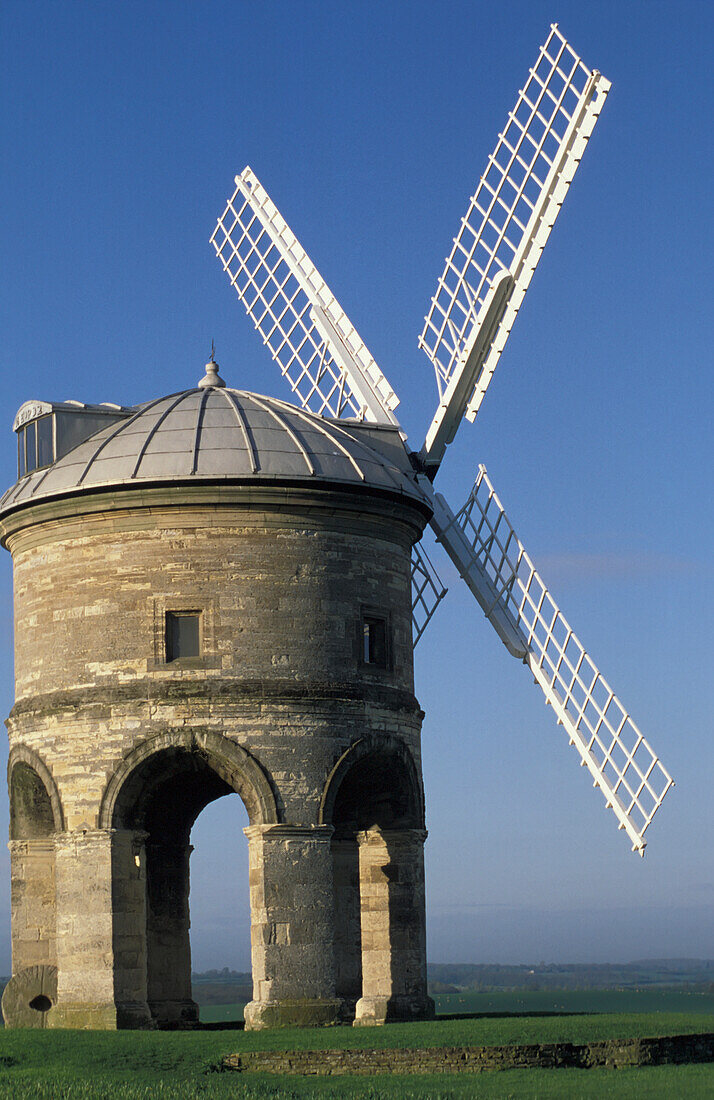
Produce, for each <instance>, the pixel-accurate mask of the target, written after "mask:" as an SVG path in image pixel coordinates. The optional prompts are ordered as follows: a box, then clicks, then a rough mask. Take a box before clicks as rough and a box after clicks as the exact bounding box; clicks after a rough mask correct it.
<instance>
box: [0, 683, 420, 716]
mask: <svg viewBox="0 0 714 1100" xmlns="http://www.w3.org/2000/svg"><path fill="white" fill-rule="evenodd" d="M137 701H139V702H143V703H146V704H147V705H150V706H151V705H161V704H168V705H172V704H173V705H175V704H176V703H190V702H201V701H205V702H206V703H207V704H208V705H211V704H215V703H253V704H256V705H260V704H262V703H275V704H281V703H284V704H288V705H290V706H299V705H300V703H305V704H311V703H325V704H335V705H340V706H348V707H350V709H352V710H354V709H357V708H360V707H364V706H376V707H382V708H385V709H387V710H390V711H397V710H398V711H402V712H407V713H408V714H411V715H413V716H414V717H415V718H417V719H419V720H421V719H422V718H423V717H424V712H423V711H422V710H421V709H420V707H419V703H418V701H417V699H416V698H415V696H414V695H412V693H411V692H409V691H404V690H403V689H402V688H396V687H392V686H391V685H388V684H332V683H320V682H317V683H315V682H311V683H296V682H295V681H294V680H273V681H271V680H238V679H226V678H225V677H222V678H221V679H210V678H207V679H203V680H200V681H199V680H154V679H148V678H147V679H140V680H135V681H134V682H132V683H128V684H100V685H96V686H89V687H81V688H70V689H67V690H63V691H50V692H45V693H38V694H36V695H32V696H29V697H27V698H24V699H19V700H18V701H17V702H16V703H15V705H14V706H13V708H12V710H11V711H10V716H9V718H8V722H12V721H14V720H16V719H20V718H23V717H24V716H25V715H33V716H36V717H41V716H43V715H56V714H57V712H58V711H67V710H71V711H75V712H81V711H91V710H94V709H96V708H99V707H101V708H107V707H111V706H116V705H121V704H123V703H132V704H135V703H136V702H137Z"/></svg>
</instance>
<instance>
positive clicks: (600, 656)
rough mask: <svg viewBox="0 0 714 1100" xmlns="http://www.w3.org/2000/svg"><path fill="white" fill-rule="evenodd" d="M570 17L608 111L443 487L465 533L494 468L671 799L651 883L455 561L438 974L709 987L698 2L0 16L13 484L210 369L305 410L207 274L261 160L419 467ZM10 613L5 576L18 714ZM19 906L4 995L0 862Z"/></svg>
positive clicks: (446, 614)
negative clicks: (45, 424)
mask: <svg viewBox="0 0 714 1100" xmlns="http://www.w3.org/2000/svg"><path fill="white" fill-rule="evenodd" d="M553 20H557V21H558V22H559V23H560V26H561V29H562V30H563V32H564V33H565V35H566V36H567V37H568V39H569V40H570V41H571V43H572V44H573V46H574V48H575V49H576V50H577V51H578V52H579V53H581V54H582V56H583V59H584V60H585V62H586V63H587V64H588V65H590V66H592V67H596V68H598V69H600V70H601V71H602V72H603V73H604V74H605V75H606V76H607V77H608V78H609V79H610V80H612V83H613V87H612V91H611V93H610V96H609V98H608V101H607V103H606V105H605V108H604V111H603V114H602V117H601V119H600V122H599V123H598V126H597V127H596V131H595V134H594V136H593V139H592V141H591V142H590V145H589V147H588V149H587V151H586V154H585V157H584V159H583V164H582V166H581V168H580V170H579V172H578V174H577V176H576V179H575V182H574V184H573V186H572V188H571V190H570V193H569V195H568V198H567V201H566V203H565V206H564V208H563V212H562V214H561V216H560V218H559V220H558V224H557V225H556V227H555V229H554V232H553V234H552V237H551V239H550V241H549V243H548V246H547V248H546V251H545V253H544V257H543V260H542V262H541V264H540V267H539V269H538V271H537V273H536V275H535V277H534V280H533V283H532V285H531V287H530V289H529V291H528V295H527V297H526V301H525V304H524V306H523V308H522V310H521V313H520V315H519V318H518V320H517V322H516V325H515V328H514V330H513V333H512V335H511V337H510V340H509V343H508V345H507V348H506V351H505V352H504V355H503V357H502V359H501V363H500V366H499V369H498V371H497V373H496V376H495V379H494V382H493V384H492V386H491V388H490V390H489V393H488V395H487V397H486V399H485V401H484V404H483V406H482V409H481V412H480V413H479V416H478V419H477V422H476V424H475V425H473V426H471V425H468V424H464V426H463V427H462V429H461V431H460V432H459V435H458V437H457V440H456V442H455V443H454V445H453V447H452V448H451V449H450V452H449V454H448V455H447V459H446V460H445V463H444V466H443V469H442V472H441V473H440V475H439V483H438V486H439V488H440V490H441V491H442V492H444V493H445V494H446V495H447V497H448V499H449V500H450V502H451V504H452V506H453V507H454V508H456V507H458V506H460V504H461V503H462V502H463V500H464V499H465V497H466V495H467V493H468V491H469V489H470V487H471V484H472V481H473V478H474V476H475V472H476V467H477V464H478V463H479V462H484V463H485V464H486V465H487V467H488V470H489V474H490V476H491V478H492V480H493V482H494V484H495V486H496V489H497V491H498V492H499V495H500V496H501V498H502V500H503V502H504V504H505V506H506V508H507V510H508V512H509V514H510V516H511V518H512V520H513V522H514V524H515V526H516V529H517V531H518V533H519V535H520V537H521V538H522V540H523V542H524V543H525V545H526V547H527V549H528V551H529V553H530V554H531V556H532V557H533V558H534V560H535V562H536V564H537V565H538V566H539V568H540V571H541V572H542V574H543V575H544V577H545V580H546V582H548V583H549V585H550V586H551V588H552V589H553V592H554V595H555V597H556V599H557V600H558V602H559V603H560V604H561V606H562V608H563V610H564V612H565V614H566V616H567V618H568V619H569V620H570V622H571V623H572V625H573V626H574V628H575V630H576V631H577V633H578V634H579V635H580V637H581V638H582V640H583V641H584V643H585V645H586V647H587V648H588V650H589V651H590V652H591V654H592V656H593V658H594V659H595V661H596V663H597V664H598V665H599V666H600V667H601V669H602V671H603V673H604V675H605V677H606V678H607V679H608V680H609V681H610V682H611V683H612V684H613V686H614V688H615V690H616V691H617V692H618V694H619V695H620V697H621V698H622V700H623V702H624V703H625V705H626V706H627V707H628V708H629V709H630V710H631V712H632V714H633V717H634V719H635V721H636V722H637V723H638V725H640V727H641V728H642V729H643V731H644V732H645V735H646V736H647V737H648V738H649V740H650V741H651V743H652V745H653V747H654V748H655V750H656V751H657V752H658V753H659V755H660V756H661V758H662V760H663V762H664V764H665V766H666V767H668V768H669V770H670V771H671V772H672V774H673V775H674V777H675V779H676V782H677V787H676V788H675V790H674V791H673V792H671V793H670V794H669V795H668V797H667V799H666V800H665V803H664V806H663V808H662V809H661V810H660V812H659V814H658V816H657V818H656V819H655V822H654V824H653V825H652V827H651V829H650V832H649V833H648V839H649V846H648V849H647V855H646V857H645V859H644V860H640V859H638V858H637V857H636V856H634V855H632V854H631V852H630V850H629V845H628V843H627V841H626V838H625V836H624V834H623V833H618V831H617V828H616V822H615V819H614V817H613V816H612V814H610V813H609V812H606V810H605V809H604V804H603V801H602V799H601V797H600V795H599V793H598V792H595V791H593V790H592V787H591V784H590V782H589V780H588V778H587V775H586V773H585V771H584V770H581V769H580V768H578V766H577V765H578V760H577V757H576V755H575V751H574V750H573V749H570V748H568V745H567V740H566V739H565V737H564V734H563V732H562V730H561V729H559V728H558V727H557V726H556V725H555V722H554V721H553V718H552V715H551V713H550V711H549V710H547V709H546V708H545V707H544V706H543V703H542V698H541V696H540V693H539V691H538V689H537V688H535V687H534V686H533V684H532V682H531V680H530V679H529V676H528V674H527V673H526V672H525V670H524V669H523V668H522V667H521V666H519V664H518V663H517V662H516V661H514V660H513V659H512V658H510V657H509V656H508V654H507V653H506V651H505V649H504V648H503V647H502V646H501V644H500V642H499V641H498V639H497V638H496V636H495V634H494V633H493V631H492V629H491V627H490V626H489V624H488V623H487V622H486V621H485V620H484V618H483V616H482V615H481V613H480V611H479V609H478V608H477V606H476V604H475V602H474V601H473V600H472V598H471V597H470V596H469V595H468V593H467V592H466V590H465V589H460V587H459V584H458V583H457V580H456V578H455V576H453V571H452V570H451V569H450V567H449V566H448V564H447V563H446V561H445V560H444V559H443V558H442V557H439V558H438V565H439V567H440V569H441V571H442V573H443V576H444V579H445V580H446V581H447V583H449V585H450V592H449V596H448V597H447V600H446V601H445V603H444V605H442V608H441V609H440V611H439V613H438V615H437V617H436V618H435V620H434V621H433V622H432V624H431V625H430V627H429V629H428V632H427V634H426V635H425V637H424V638H423V639H422V641H421V643H420V645H419V647H418V649H417V654H416V666H417V669H416V671H417V695H418V697H419V699H420V702H421V704H422V706H423V708H424V710H425V711H426V715H427V716H426V720H425V723H424V770H425V782H426V793H427V808H428V826H429V830H430V836H429V840H428V843H427V887H428V924H429V952H430V958H431V959H432V960H433V961H442V962H448V961H452V962H458V961H471V962H481V961H493V960H496V961H502V962H521V961H523V962H526V961H539V960H546V961H589V960H595V961H605V960H613V961H614V960H624V959H631V958H638V957H639V958H642V957H647V956H659V957H662V956H684V955H689V956H700V957H703V956H709V957H711V956H712V955H713V954H714V948H713V945H712V938H711V925H712V921H711V914H712V905H713V903H714V868H712V862H711V836H712V831H713V828H714V812H713V810H712V804H713V800H712V798H711V785H712V776H713V773H714V747H713V745H712V737H711V715H712V712H713V710H714V707H713V705H712V704H713V703H714V699H713V698H712V695H713V693H712V676H711V672H710V668H709V652H710V632H711V628H710V619H711V608H712V603H713V602H714V601H713V599H712V597H713V595H714V593H713V591H712V579H711V578H712V570H711V565H710V560H709V559H710V553H711V552H710V547H711V543H712V535H713V534H714V531H713V530H712V505H711V497H712V493H711V488H710V469H711V456H712V446H711V423H712V412H713V411H714V410H713V405H714V402H713V400H712V398H713V387H712V380H711V379H712V375H711V366H712V354H711V313H712V311H711V306H710V297H711V286H712V256H713V255H714V240H713V237H714V232H713V227H712V217H711V175H712V165H713V156H712V131H711V118H712V116H713V115H714V94H713V92H712V82H711V69H712V60H713V53H714V50H713V48H712V42H714V7H713V6H712V5H711V4H708V3H695V2H691V0H690V2H684V3H679V4H677V5H676V6H674V5H671V4H661V3H656V2H652V0H649V2H636V0H619V2H617V3H612V2H609V0H602V2H601V3H599V4H598V5H592V4H585V3H582V2H579V3H573V2H561V3H556V2H554V3H550V4H545V3H541V2H540V0H528V2H523V0H516V2H513V0H512V2H511V3H509V4H508V5H494V4H490V3H489V4H487V3H482V2H472V3H464V2H460V0H457V2H451V3H449V2H446V3H442V4H440V5H438V6H437V5H436V4H432V3H424V2H419V0H412V2H411V3H394V2H384V0H383V2H380V3H374V2H361V3H344V2H339V0H338V2H331V3H326V2H325V3H311V2H282V3H278V2H271V0H264V2H263V3H260V4H255V3H248V2H240V0H239V2H233V3H225V2H222V0H219V2H213V0H206V2H205V3H184V2H181V0H176V2H173V3H157V2H152V0H148V2H147V0H143V2H141V3H137V2H134V0H123V2H121V3H119V2H114V3H102V2H97V0H94V2H92V3H78V2H76V0H75V2H72V0H70V2H67V0H65V2H64V3H50V2H46V0H45V2H38V0H22V2H19V0H6V2H5V3H4V4H3V5H2V7H1V8H0V85H1V88H2V102H3V110H2V116H1V117H0V159H1V162H2V169H1V170H0V204H1V207H2V210H3V215H4V217H3V219H2V225H1V226H0V259H1V262H2V275H1V277H0V332H1V334H2V345H1V346H2V355H3V357H4V387H5V399H4V406H5V412H4V419H5V425H6V427H5V437H4V439H5V442H4V444H3V442H2V437H0V480H2V484H3V485H9V484H10V483H12V482H13V481H14V479H15V476H16V471H15V447H14V443H15V441H14V436H13V435H12V433H11V430H10V428H11V423H12V419H13V416H14V413H15V411H16V409H17V408H18V407H19V405H20V404H21V403H22V402H23V401H25V400H26V399H28V398H34V397H36V398H47V399H58V400H61V399H66V398H76V399H79V400H84V401H88V402H94V401H116V402H120V403H123V404H134V403H136V402H139V401H143V400H148V399H149V398H151V397H154V396H158V395H160V394H162V393H168V392H173V391H175V390H177V389H181V388H184V387H189V386H191V385H193V384H195V382H196V381H197V380H198V378H199V377H200V375H201V373H202V366H203V363H204V362H205V360H206V358H207V354H208V350H209V348H210V344H211V340H212V339H214V340H215V342H216V349H217V358H218V360H219V363H220V365H221V370H222V374H223V376H224V377H225V378H226V379H227V381H228V383H229V384H231V385H235V386H239V387H243V388H246V389H254V390H256V391H258V392H265V393H268V394H274V395H276V396H279V397H283V398H288V397H289V392H288V391H287V389H286V388H284V384H283V383H282V381H281V379H280V378H279V376H278V374H277V371H276V369H275V368H274V367H273V365H272V363H271V361H270V359H269V358H268V356H267V353H266V352H265V351H264V349H263V348H262V346H261V344H260V341H259V339H258V338H257V336H256V335H255V333H254V332H253V330H252V327H251V325H250V324H249V323H248V322H247V320H246V319H245V317H244V316H243V314H242V311H241V309H240V306H239V305H238V303H237V302H236V301H235V300H234V297H233V295H232V294H231V292H230V290H229V287H228V285H227V283H226V281H225V277H224V276H223V274H222V272H221V270H220V268H219V265H218V264H217V263H216V260H215V258H214V256H213V250H212V249H211V247H210V246H209V244H208V238H209V236H210V234H211V232H212V229H213V226H214V224H215V219H216V217H217V215H218V214H219V213H220V211H221V210H222V209H223V205H224V202H225V199H226V197H227V196H228V194H229V193H230V192H231V191H232V189H233V183H232V181H233V176H234V174H235V173H236V172H238V171H240V170H241V169H242V168H243V167H244V165H245V164H250V165H251V166H252V167H253V168H254V170H255V171H256V173H257V174H258V176H259V177H260V179H261V181H262V182H263V184H264V185H265V186H266V187H267V189H268V190H269V192H270V193H271V195H272V197H273V199H274V200H275V202H276V203H277V205H278V207H279V208H280V209H281V212H282V213H283V214H284V216H285V217H286V218H287V220H288V222H289V223H290V225H291V227H292V228H293V230H294V231H295V232H296V233H297V235H298V236H299V238H300V239H301V241H302V243H303V244H304V246H305V247H306V248H307V250H308V252H309V253H310V255H311V256H312V258H313V260H314V261H315V263H316V264H317V266H318V267H319V268H320V270H321V271H322V274H323V275H324V276H325V278H326V279H327V281H328V282H329V284H330V286H331V287H332V289H333V290H334V291H335V293H336V294H337V296H338V298H339V299H340V301H341V304H342V305H343V307H344V308H345V309H346V311H347V312H348V314H349V315H350V317H351V319H352V321H353V322H354V324H355V325H356V326H357V328H358V329H359V331H360V333H361V335H362V337H363V338H364V340H365V342H366V343H367V345H368V347H369V348H370V350H371V351H372V353H373V355H374V356H375V358H376V359H377V361H378V362H379V364H380V366H381V367H382V369H383V370H384V372H385V373H386V374H387V376H388V378H389V380H390V382H391V383H392V385H393V386H394V388H395V389H396V391H397V392H398V394H399V395H400V397H401V399H402V404H401V406H400V409H399V414H400V416H401V418H402V423H403V425H404V427H405V429H406V430H407V432H408V433H409V438H410V443H411V444H412V445H413V446H414V447H418V446H419V445H420V443H421V440H422V438H423V435H424V433H425V431H426V428H427V426H428V424H429V421H430V419H431V416H432V415H433V411H434V409H435V405H436V398H437V393H436V387H435V384H434V379H433V373H432V370H431V366H430V364H429V362H428V361H427V359H426V358H425V356H424V355H423V354H422V353H421V352H420V351H419V350H418V349H417V346H416V338H417V335H418V333H419V332H420V331H421V326H422V321H423V316H424V314H425V312H426V310H427V308H428V305H429V299H430V297H431V294H432V293H433V291H434V288H435V281H436V279H437V276H438V275H439V274H440V272H441V269H442V265H443V259H444V256H445V254H446V253H447V251H448V250H449V248H450V244H451V239H452V237H453V235H454V234H455V232H456V231H457V228H458V221H459V219H460V217H461V216H462V215H463V214H464V212H465V210H466V205H467V201H468V197H469V195H470V194H471V193H472V191H473V189H474V187H475V185H476V182H477V179H478V176H479V175H480V173H481V171H482V170H483V168H484V167H485V162H486V157H487V156H488V154H489V152H490V151H491V150H492V149H493V146H494V145H495V142H496V137H497V133H498V131H499V130H500V129H501V128H502V127H503V125H504V122H505V119H506V113H507V111H508V110H509V109H510V108H511V107H512V106H513V104H514V102H515V98H516V94H517V91H518V89H519V87H521V86H522V83H523V81H524V79H525V76H526V73H527V69H528V66H529V65H530V64H531V63H532V62H533V60H534V59H535V56H536V53H537V49H538V46H539V44H540V43H541V42H542V41H544V40H545V37H546V35H547V32H548V28H549V24H550V22H551V21H553ZM436 557H437V555H436V554H435V558H436ZM11 601H12V596H11V569H10V560H9V556H8V555H6V554H5V555H3V556H2V560H1V561H0V607H1V608H2V617H1V618H0V630H2V638H3V642H4V644H3V646H2V649H1V650H0V711H2V712H3V713H4V714H6V713H7V712H8V711H9V709H10V707H11V705H12V697H13V689H12V618H11ZM3 751H5V750H3ZM0 806H1V816H2V822H0V827H2V828H3V829H4V828H5V827H6V823H7V806H6V799H5V798H3V799H2V800H0ZM244 818H245V815H244V811H243V808H242V806H241V804H240V802H239V800H238V799H237V797H235V798H229V799H223V800H220V802H219V803H217V804H214V806H213V807H209V809H208V810H206V811H205V812H204V814H203V815H202V817H201V818H200V819H199V822H198V824H197V826H196V828H195V830H194V844H195V846H196V850H195V853H194V856H193V857H192V859H193V890H192V921H193V929H192V937H193V951H194V963H195V965H196V966H197V967H199V968H205V967H209V966H223V965H228V966H235V967H237V968H239V969H240V968H244V969H245V968H247V967H248V965H249V950H248V939H247V868H246V859H245V840H244V837H243V835H242V832H241V828H242V825H243V824H244V823H245V820H244ZM227 838H228V839H227ZM230 863H233V864H234V866H235V874H234V875H232V876H227V875H226V874H225V868H226V865H227V864H230ZM0 883H2V886H0V972H3V971H7V968H8V966H9V950H8V946H7V945H8V939H9V931H8V929H9V917H8V910H9V903H8V895H9V868H8V861H7V856H6V855H5V854H0Z"/></svg>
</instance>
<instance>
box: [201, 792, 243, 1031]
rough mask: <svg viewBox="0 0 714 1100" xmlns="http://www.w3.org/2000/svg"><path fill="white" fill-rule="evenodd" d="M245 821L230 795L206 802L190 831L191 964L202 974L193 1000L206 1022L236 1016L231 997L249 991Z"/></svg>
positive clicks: (235, 798) (238, 1014) (240, 807)
mask: <svg viewBox="0 0 714 1100" xmlns="http://www.w3.org/2000/svg"><path fill="white" fill-rule="evenodd" d="M247 824H248V814H247V812H246V809H245V806H244V805H243V803H242V802H241V800H240V798H239V797H238V796H237V795H230V796H229V797H227V798H218V799H216V801H215V802H211V803H210V804H209V805H208V806H206V808H205V809H204V810H203V811H202V812H201V813H200V814H199V816H198V818H197V819H196V822H195V824H194V827H193V829H192V830H191V848H192V851H191V893H190V907H191V968H192V971H193V972H194V973H195V972H196V971H198V972H200V973H201V974H202V975H203V978H202V979H201V980H199V981H194V982H193V999H194V1000H195V1001H196V1002H197V1003H198V1005H199V1008H200V1013H201V1018H202V1019H204V1018H205V1019H207V1020H211V1021H214V1020H215V1021H224V1022H225V1021H237V1020H240V1019H241V1015H242V1014H241V1012H240V1011H239V1009H237V1008H236V1007H235V1005H236V1002H244V1001H247V1000H250V998H251V996H252V981H251V942H250V939H251V936H250V897H249V889H248V838H247V837H246V836H245V834H244V832H243V829H244V828H245V826H246V825H247ZM226 970H227V971H237V972H238V973H239V974H240V975H241V978H240V979H239V980H236V979H233V977H232V976H231V975H226V974H225V971H226ZM213 971H218V972H219V973H218V974H214V973H212V972H213ZM221 971H224V973H221ZM226 983H229V984H226ZM219 996H220V1000H219ZM204 1006H205V1007H204Z"/></svg>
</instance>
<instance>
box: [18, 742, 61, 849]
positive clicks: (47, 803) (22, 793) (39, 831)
mask: <svg viewBox="0 0 714 1100" xmlns="http://www.w3.org/2000/svg"><path fill="white" fill-rule="evenodd" d="M7 784H8V788H9V791H10V840H36V839H39V838H41V837H49V836H51V835H52V833H59V832H64V810H63V808H62V800H61V799H60V795H59V791H58V790H57V784H56V783H55V781H54V778H53V776H52V773H51V771H50V769H49V768H48V767H47V765H46V764H45V763H44V761H43V760H42V758H41V757H40V756H38V754H37V753H36V752H34V751H33V750H32V749H31V748H29V747H28V746H27V745H14V746H13V748H12V749H11V750H10V756H9V759H8V762H7Z"/></svg>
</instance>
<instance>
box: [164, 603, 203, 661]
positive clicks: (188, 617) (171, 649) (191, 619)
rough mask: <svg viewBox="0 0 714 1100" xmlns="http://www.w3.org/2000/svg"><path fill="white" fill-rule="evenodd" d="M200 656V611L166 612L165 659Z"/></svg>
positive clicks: (173, 659)
mask: <svg viewBox="0 0 714 1100" xmlns="http://www.w3.org/2000/svg"><path fill="white" fill-rule="evenodd" d="M200 656H201V613H200V611H167V612H166V660H167V661H178V660H179V659H180V658H182V657H200Z"/></svg>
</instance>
